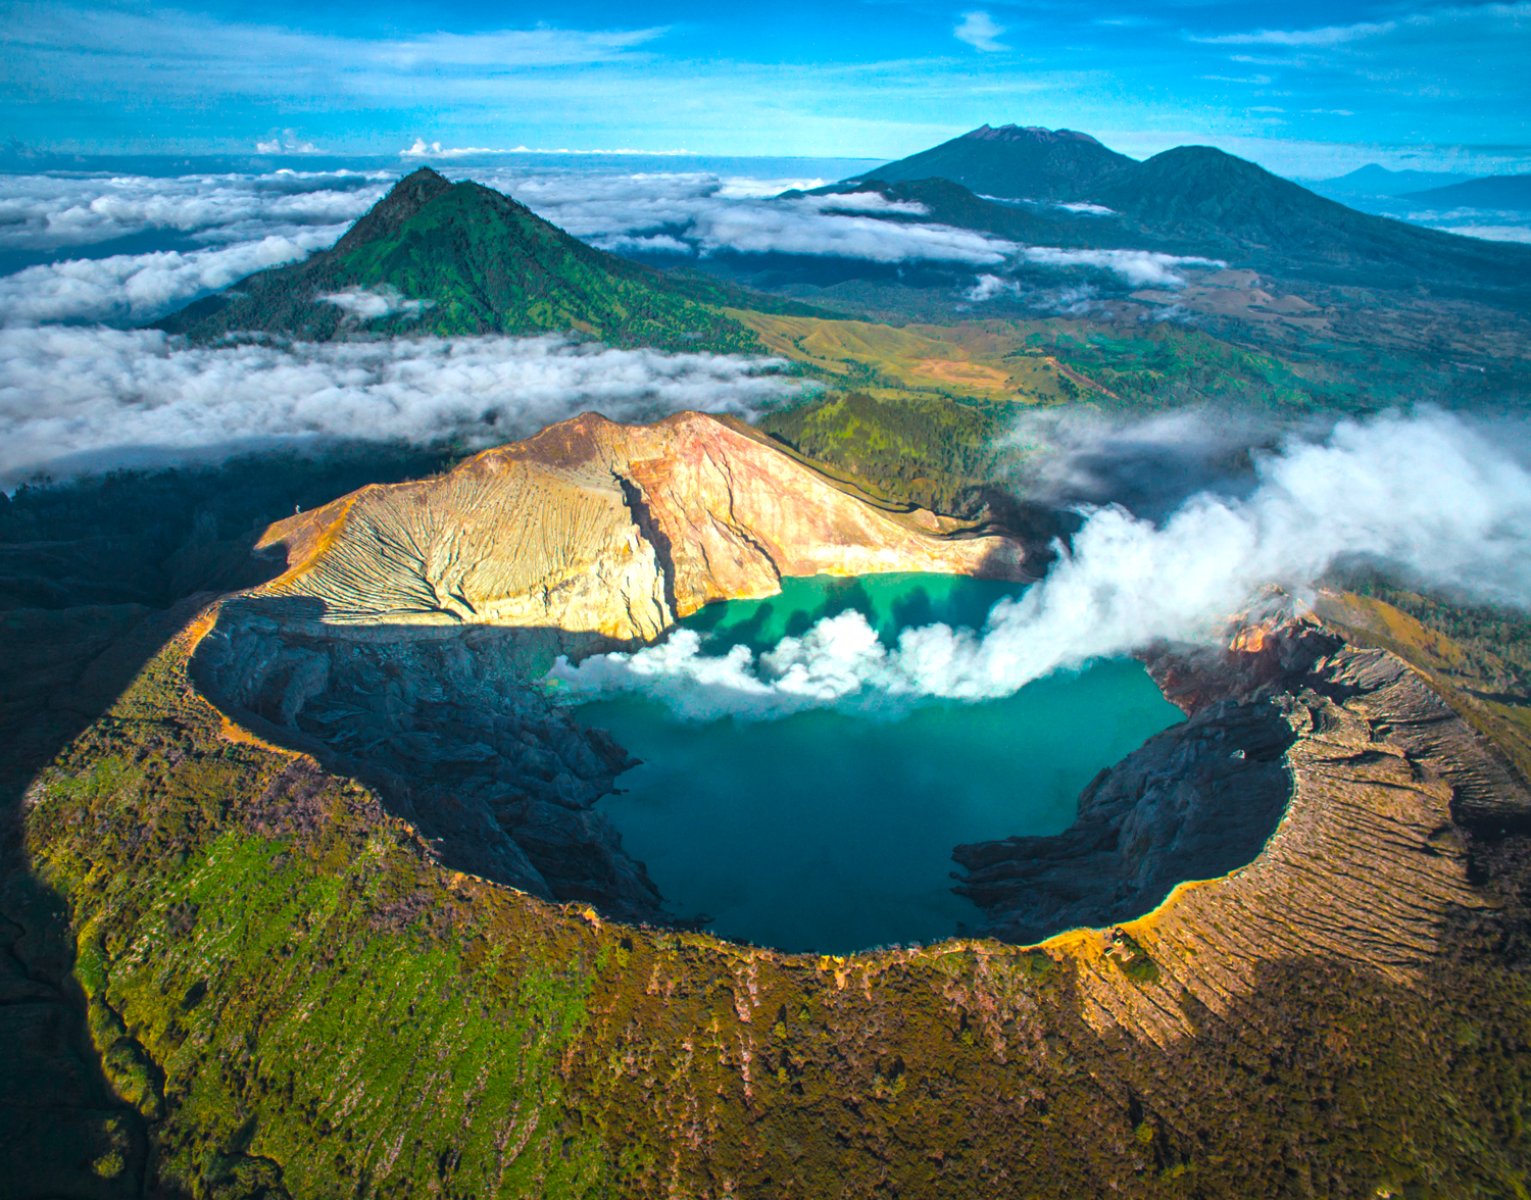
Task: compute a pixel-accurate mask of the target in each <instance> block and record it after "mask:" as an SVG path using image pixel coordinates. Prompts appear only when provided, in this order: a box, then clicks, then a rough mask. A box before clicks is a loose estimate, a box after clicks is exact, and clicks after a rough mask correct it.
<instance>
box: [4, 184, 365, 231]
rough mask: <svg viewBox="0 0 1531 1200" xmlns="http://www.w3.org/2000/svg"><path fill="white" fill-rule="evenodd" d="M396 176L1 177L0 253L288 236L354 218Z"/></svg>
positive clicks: (362, 211)
mask: <svg viewBox="0 0 1531 1200" xmlns="http://www.w3.org/2000/svg"><path fill="white" fill-rule="evenodd" d="M393 178H394V176H393V175H392V174H390V173H386V172H376V171H367V172H362V171H323V172H313V171H292V170H281V171H273V172H270V173H268V174H264V175H237V174H229V175H183V176H178V177H173V178H157V177H151V176H145V175H103V174H88V175H77V174H62V173H59V174H42V175H0V247H4V248H7V249H21V250H54V249H60V248H64V247H70V246H89V245H94V244H96V243H99V242H107V241H111V240H113V239H114V238H121V237H127V236H130V235H134V234H141V233H145V232H149V231H154V230H163V231H167V232H172V233H176V234H183V235H185V236H187V237H189V238H190V239H192V240H195V241H200V242H208V243H228V242H237V241H249V240H259V239H260V238H263V237H268V236H272V235H276V236H283V237H293V236H295V235H297V234H299V233H302V232H303V231H304V230H307V229H310V228H312V227H315V226H334V225H337V224H340V223H343V222H350V221H354V220H355V219H356V218H357V217H359V216H361V215H362V213H364V212H366V211H367V209H368V208H370V207H371V206H372V205H373V204H374V203H375V202H376V201H377V199H378V197H379V196H381V195H382V193H383V191H384V189H385V188H386V187H387V186H388V184H389V183H391V182H392V180H393Z"/></svg>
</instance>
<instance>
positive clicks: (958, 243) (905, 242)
mask: <svg viewBox="0 0 1531 1200" xmlns="http://www.w3.org/2000/svg"><path fill="white" fill-rule="evenodd" d="M465 174H466V175H467V177H471V178H474V179H477V180H479V181H481V182H483V183H485V184H487V185H488V186H491V187H494V188H497V189H499V190H502V191H505V192H507V193H509V194H510V195H512V196H514V197H515V198H516V199H518V200H520V201H521V202H523V203H525V204H526V205H527V206H528V207H530V208H531V209H532V210H533V211H535V212H537V213H538V214H539V215H541V216H543V217H545V218H546V219H548V220H549V221H552V222H553V223H554V224H555V225H558V226H559V227H560V228H563V229H565V230H567V231H568V232H569V233H571V234H573V235H574V236H576V237H579V238H583V239H584V240H586V241H588V242H590V243H591V244H593V245H596V246H599V247H601V248H603V249H607V250H611V251H613V252H616V253H619V254H629V255H631V254H639V255H663V256H669V257H674V258H677V259H683V258H693V259H694V258H707V257H711V256H715V255H723V254H739V255H767V254H789V255H800V256H805V257H814V258H840V259H852V260H858V261H862V262H870V263H878V264H886V265H902V264H914V263H938V264H948V265H954V266H959V267H969V268H973V269H975V270H982V271H983V272H984V273H985V274H986V275H992V276H993V277H994V278H995V279H996V280H1003V279H1005V278H1008V277H1009V276H1010V275H1011V274H1013V273H1014V272H1015V271H1017V270H1025V269H1028V268H1029V269H1033V270H1034V269H1036V268H1043V269H1049V268H1051V269H1060V270H1078V269H1079V268H1086V269H1093V270H1099V271H1104V272H1108V273H1110V274H1114V275H1116V276H1117V277H1118V278H1119V279H1121V280H1122V281H1123V282H1125V283H1126V284H1128V285H1129V286H1131V287H1145V286H1156V287H1177V286H1180V285H1181V284H1183V283H1184V282H1185V278H1186V272H1187V271H1188V270H1193V269H1199V268H1206V267H1213V266H1217V265H1219V264H1217V263H1214V262H1212V261H1211V260H1208V259H1201V258H1187V257H1177V256H1174V255H1167V254H1157V253H1153V252H1149V251H1137V250H1099V251H1097V250H1067V249H1059V248H1055V247H1048V246H1023V245H1019V244H1017V243H1015V242H1013V241H1009V240H1006V239H1004V238H1001V237H997V236H994V235H992V234H987V233H980V232H977V231H974V230H967V229H958V228H953V227H951V226H946V225H941V224H937V223H932V222H929V221H926V220H922V219H921V218H923V217H925V216H927V215H928V214H927V212H926V210H925V208H924V207H923V206H922V205H920V204H917V203H913V202H907V201H896V200H890V199H888V198H886V197H884V196H881V195H879V194H877V193H872V192H862V193H852V194H847V195H830V196H814V195H801V196H797V197H794V198H791V199H776V198H775V197H777V196H779V195H780V193H782V192H783V191H787V190H789V189H804V188H811V187H813V186H815V185H817V184H819V183H821V182H822V181H821V180H816V179H796V178H793V179H788V178H781V179H772V178H763V177H755V176H745V175H740V176H722V175H717V174H712V173H710V172H705V171H643V172H636V173H633V172H624V171H613V170H594V169H586V170H574V169H551V168H546V167H533V166H527V167H525V168H522V167H519V166H514V165H508V166H499V165H487V166H484V165H480V166H476V167H471V168H468V169H467V170H466V172H465ZM392 180H393V177H392V175H391V174H389V173H385V172H376V171H365V172H364V171H328V172H299V171H291V170H283V171H275V172H271V173H269V174H265V175H250V174H244V175H238V174H229V175H190V176H181V177H176V178H164V179H161V178H152V177H148V176H132V175H128V176H111V177H108V176H103V175H79V176H76V175H63V174H58V175H16V176H6V177H0V251H10V252H13V253H16V254H22V255H27V254H30V255H37V254H46V253H50V252H51V253H54V254H57V255H58V257H59V261H55V262H51V263H45V264H42V265H36V266H30V267H26V268H25V269H23V270H21V271H20V272H17V273H16V274H13V275H10V276H0V322H3V323H6V324H17V323H22V322H26V323H42V322H54V321H59V322H80V321H104V322H108V323H112V324H118V325H127V324H137V323H143V322H146V321H150V320H153V319H155V318H157V317H160V316H163V315H165V314H167V313H169V312H172V311H174V310H175V309H176V308H178V307H180V306H181V305H183V304H185V303H187V302H189V301H190V300H192V299H195V298H196V297H198V296H200V295H202V294H205V293H206V292H209V291H212V290H215V289H218V288H222V287H226V286H228V285H229V284H230V283H232V282H234V281H236V280H238V279H240V278H242V277H243V276H244V275H247V274H249V273H251V272H252V271H257V270H261V269H263V268H265V267H270V266H276V265H279V264H282V263H287V262H292V261H295V260H297V259H299V258H302V257H304V256H305V255H307V254H309V253H311V252H313V251H314V250H318V249H323V248H325V247H328V246H330V245H332V244H334V242H335V240H336V239H337V238H338V237H339V236H340V234H341V233H343V232H344V230H345V228H346V227H347V225H348V224H349V223H350V222H351V221H354V220H355V219H356V218H358V217H360V216H361V215H362V214H363V213H364V212H365V211H366V210H367V209H368V208H369V207H370V206H371V205H372V204H374V203H375V202H376V201H377V199H378V198H379V197H380V196H381V195H382V194H383V192H384V191H385V190H386V189H387V187H388V186H389V185H390V184H391V182H392ZM146 237H147V238H157V237H161V238H163V241H162V242H161V244H162V245H163V247H164V248H162V249H157V250H154V251H152V252H149V253H133V254H128V253H118V254H109V253H108V252H109V251H110V250H112V249H120V248H121V247H120V245H118V243H119V242H120V240H121V239H125V238H146ZM97 247H99V249H95V248H97ZM77 256H82V257H77ZM23 261H25V260H23ZM989 287H990V288H991V289H992V290H989V291H985V290H984V289H983V286H982V285H980V288H979V291H978V293H975V294H974V295H973V296H970V297H969V299H972V300H982V299H986V298H993V297H994V296H996V295H1000V294H1009V295H1011V296H1012V297H1013V296H1017V295H1020V294H1021V291H1020V290H1019V289H1017V288H1014V287H1008V288H1007V287H1005V286H999V287H995V285H989ZM1028 294H1029V293H1028Z"/></svg>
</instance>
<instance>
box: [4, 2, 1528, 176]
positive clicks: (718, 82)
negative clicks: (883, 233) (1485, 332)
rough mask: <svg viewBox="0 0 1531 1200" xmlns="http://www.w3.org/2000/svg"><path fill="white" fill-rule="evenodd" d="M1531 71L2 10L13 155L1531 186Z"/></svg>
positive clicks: (554, 12) (1263, 55) (425, 13)
mask: <svg viewBox="0 0 1531 1200" xmlns="http://www.w3.org/2000/svg"><path fill="white" fill-rule="evenodd" d="M252 13H253V14H254V15H252ZM1528 64H1531V0H1519V2H1514V3H1487V4H1482V3H1480V4H1473V3H1460V2H1458V3H1415V4H1406V5H1405V4H1396V3H1379V2H1369V0H1349V2H1347V0H1330V2H1328V3H1317V2H1314V0H1290V2H1288V3H1283V4H1280V5H1272V4H1227V3H1222V4H1219V3H1210V2H1206V0H1143V2H1142V3H1136V4H1119V5H1112V6H1100V5H1083V4H1078V3H1062V2H1058V0H1028V2H1026V3H998V2H992V0H991V2H987V3H983V4H972V3H965V4H946V3H938V2H934V0H929V2H927V0H860V2H854V3H825V4H810V3H802V2H800V0H777V2H774V3H770V4H761V5H751V6H749V9H748V10H745V9H744V8H743V7H742V6H722V5H717V4H716V3H708V4H701V3H689V2H677V3H667V4H641V5H635V4H617V3H610V2H605V0H566V2H564V3H561V4H558V5H546V4H536V5H534V4H523V3H514V2H512V3H499V4H483V3H463V2H457V3H445V4H413V3H409V4H406V3H391V2H389V0H381V2H378V0H373V2H370V3H360V2H358V0H341V2H340V3H328V4H323V5H315V4H311V3H310V4H301V5H300V4H292V3H287V2H284V0H279V2H277V3H273V4H268V5H263V6H260V7H259V8H258V9H254V8H252V6H250V5H248V4H209V5H201V6H197V7H195V8H190V7H187V8H173V7H167V6H164V5H160V4H154V3H126V2H125V3H98V4H59V3H41V4H38V3H31V4H28V3H0V106H3V116H4V123H3V130H0V141H5V140H15V141H17V142H20V143H22V144H24V145H27V146H32V147H37V148H41V149H67V150H74V151H83V152H93V151H121V152H152V151H171V152H177V153H194V152H235V153H240V152H251V151H254V150H255V149H256V147H257V145H259V144H264V145H265V146H266V147H267V148H270V147H272V146H274V145H278V144H279V145H281V146H282V147H284V148H288V149H306V148H310V147H312V148H316V149H318V150H322V151H327V152H334V153H357V154H395V153H397V152H398V151H399V150H401V149H403V148H404V147H406V146H409V145H411V144H413V143H414V142H415V141H416V139H423V140H424V141H425V142H427V143H430V142H440V143H441V144H442V145H443V146H445V147H449V148H450V147H468V146H471V147H483V148H488V149H505V148H512V147H516V146H522V145H525V146H532V147H539V148H568V149H608V150H609V149H617V148H630V149H638V150H655V151H659V150H680V149H685V150H689V151H693V152H697V153H702V154H714V155H716V154H771V155H785V154H801V155H827V156H858V155H864V156H867V157H874V158H876V157H887V158H893V157H898V156H900V155H903V154H907V153H910V152H912V151H914V150H918V149H921V148H923V147H925V146H928V145H931V144H933V143H935V142H938V141H941V140H944V139H945V138H947V137H950V136H952V135H954V134H956V133H960V132H962V131H963V130H965V129H969V128H971V127H973V126H975V125H979V124H982V123H984V122H986V121H987V122H991V123H995V124H998V123H1002V122H1009V121H1014V122H1019V123H1023V124H1039V125H1048V126H1068V127H1071V128H1076V129H1083V130H1086V131H1088V132H1091V133H1094V134H1095V135H1096V136H1098V137H1100V138H1101V139H1102V140H1103V141H1106V142H1107V143H1108V144H1110V145H1113V146H1115V147H1116V148H1118V149H1121V150H1124V151H1126V152H1128V153H1132V154H1136V155H1146V154H1149V153H1153V152H1155V151H1158V150H1161V149H1164V148H1167V147H1169V146H1172V145H1177V144H1181V143H1185V142H1208V143H1212V144H1215V145H1219V146H1222V147H1224V148H1225V149H1228V150H1231V151H1233V152H1235V153H1239V154H1243V155H1245V156H1246V157H1250V158H1253V159H1255V160H1256V161H1259V162H1262V163H1264V164H1265V165H1267V166H1270V167H1272V168H1273V169H1275V170H1279V171H1283V172H1285V173H1288V174H1298V175H1303V174H1326V173H1335V172H1338V171H1341V170H1345V169H1349V168H1350V167H1353V166H1356V165H1359V164H1361V163H1363V162H1366V161H1381V162H1384V163H1385V164H1387V165H1392V166H1415V167H1447V168H1460V169H1467V170H1475V171H1487V170H1514V169H1522V170H1523V169H1531V70H1527V67H1528Z"/></svg>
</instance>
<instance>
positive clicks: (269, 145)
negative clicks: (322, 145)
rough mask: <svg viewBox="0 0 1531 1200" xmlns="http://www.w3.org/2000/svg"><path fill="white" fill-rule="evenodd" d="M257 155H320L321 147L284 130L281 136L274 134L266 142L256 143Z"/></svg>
mask: <svg viewBox="0 0 1531 1200" xmlns="http://www.w3.org/2000/svg"><path fill="white" fill-rule="evenodd" d="M255 152H256V153H257V154H318V153H319V147H318V146H316V145H314V143H313V142H310V141H308V140H307V139H306V138H302V137H299V136H298V135H297V133H296V132H294V131H293V130H291V129H284V130H282V132H281V133H279V134H272V135H271V137H269V138H266V139H265V140H264V141H258V142H256V143H255Z"/></svg>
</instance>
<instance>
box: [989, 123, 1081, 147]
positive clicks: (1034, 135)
mask: <svg viewBox="0 0 1531 1200" xmlns="http://www.w3.org/2000/svg"><path fill="white" fill-rule="evenodd" d="M962 136H963V137H964V138H972V139H973V140H974V141H978V142H1041V143H1044V144H1055V143H1058V142H1089V143H1090V144H1091V145H1095V146H1098V145H1100V142H1098V141H1097V140H1096V139H1095V138H1092V137H1091V136H1090V135H1089V134H1088V133H1080V132H1079V131H1078V130H1075V129H1044V128H1043V127H1042V126H1040V125H980V126H979V127H978V128H977V129H974V130H972V131H971V132H970V133H965V134H963V135H962Z"/></svg>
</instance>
